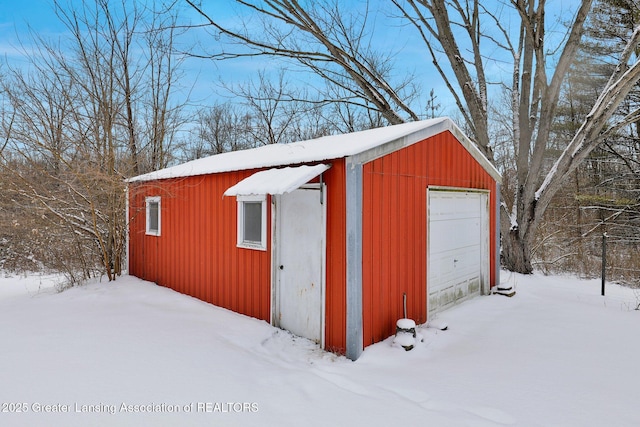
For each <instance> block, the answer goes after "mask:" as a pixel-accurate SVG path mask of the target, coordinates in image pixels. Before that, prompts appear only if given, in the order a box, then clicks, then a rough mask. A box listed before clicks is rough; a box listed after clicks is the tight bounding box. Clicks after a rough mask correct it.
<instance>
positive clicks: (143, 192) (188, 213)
mask: <svg viewBox="0 0 640 427" xmlns="http://www.w3.org/2000/svg"><path fill="white" fill-rule="evenodd" d="M251 173H252V171H241V172H231V173H223V174H216V175H205V176H196V177H188V178H181V179H170V180H162V181H152V182H143V183H132V184H131V185H130V186H129V218H130V237H129V245H130V251H129V253H130V262H129V268H130V274H132V275H135V276H137V277H140V278H143V279H145V280H149V281H152V282H156V283H157V284H159V285H162V286H166V287H169V288H172V289H174V290H176V291H178V292H182V293H185V294H187V295H191V296H194V297H196V298H199V299H202V300H204V301H207V302H210V303H212V304H215V305H218V306H221V307H225V308H228V309H230V310H234V311H237V312H239V313H243V314H246V315H248V316H252V317H256V318H259V319H263V320H266V321H269V316H270V295H271V293H270V292H271V291H270V289H271V264H270V262H271V245H270V241H271V235H270V233H271V229H270V228H268V231H267V241H268V242H269V243H268V249H267V250H266V251H259V250H252V249H243V248H238V247H236V224H237V223H236V211H237V206H236V199H235V197H224V198H223V196H222V195H223V193H224V191H225V190H226V189H227V188H229V187H230V186H232V185H233V184H235V183H236V182H238V181H240V180H241V179H243V178H245V177H246V176H248V175H249V174H251ZM147 196H160V197H161V209H162V213H161V215H162V216H161V221H162V222H161V224H162V225H161V227H162V228H161V235H160V236H147V235H146V234H145V197H147ZM267 216H268V220H267V223H268V224H269V223H270V210H269V209H267Z"/></svg>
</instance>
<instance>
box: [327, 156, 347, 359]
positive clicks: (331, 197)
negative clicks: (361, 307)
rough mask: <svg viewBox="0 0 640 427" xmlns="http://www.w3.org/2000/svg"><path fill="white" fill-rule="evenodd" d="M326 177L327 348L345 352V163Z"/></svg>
mask: <svg viewBox="0 0 640 427" xmlns="http://www.w3.org/2000/svg"><path fill="white" fill-rule="evenodd" d="M331 163H332V166H331V169H329V170H328V171H327V172H325V173H324V174H323V180H324V182H325V183H326V185H327V258H326V260H327V271H326V306H325V348H326V349H327V350H330V351H334V352H336V353H344V351H345V348H346V330H347V325H346V309H347V302H346V295H347V290H346V284H347V282H346V277H347V272H346V243H345V242H346V236H347V231H346V230H347V224H346V216H345V211H346V195H345V180H346V175H345V161H344V159H338V160H333V161H332V162H331Z"/></svg>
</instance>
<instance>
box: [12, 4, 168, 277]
mask: <svg viewBox="0 0 640 427" xmlns="http://www.w3.org/2000/svg"><path fill="white" fill-rule="evenodd" d="M65 7H66V5H63V4H62V3H59V2H54V11H55V13H56V15H57V17H58V18H59V19H60V21H61V22H62V23H63V24H64V25H65V26H66V28H67V34H68V38H66V39H62V40H61V42H59V43H55V44H54V43H52V42H50V41H48V40H45V39H43V38H41V37H38V36H37V35H34V46H35V49H34V50H32V51H29V52H28V53H29V58H30V62H29V64H28V67H26V69H18V68H11V67H10V68H9V73H8V76H7V78H6V79H3V81H2V93H3V95H4V99H5V100H6V108H7V116H4V115H3V125H4V126H3V130H4V131H5V132H4V137H5V139H4V141H5V142H4V146H5V148H4V150H3V152H2V153H0V159H1V160H2V161H1V162H0V163H1V169H2V173H3V183H4V185H6V190H7V193H6V194H3V195H2V197H3V198H4V200H7V199H9V200H11V201H12V203H13V205H14V210H15V211H16V212H20V213H21V214H22V215H21V218H20V219H19V222H18V223H20V224H22V223H25V224H29V225H31V226H32V227H33V230H35V231H36V232H35V233H33V235H34V236H41V235H45V236H47V238H46V239H40V241H42V242H44V243H43V244H46V245H47V248H48V249H47V252H46V254H45V256H44V258H48V259H49V260H51V259H57V258H59V262H57V263H56V265H57V267H56V268H58V269H61V268H62V269H66V270H67V272H71V273H73V274H70V275H71V276H73V279H72V281H74V282H75V281H79V280H82V279H84V278H86V277H88V276H90V275H93V274H95V273H96V272H97V271H100V272H101V273H102V274H105V275H106V276H107V277H108V279H109V280H114V279H115V278H116V276H117V275H119V274H120V273H121V271H122V268H123V256H124V245H125V236H126V218H125V215H124V213H125V204H126V200H125V183H124V178H125V177H128V176H131V175H133V174H136V173H140V172H142V171H144V170H145V169H146V168H149V167H159V166H163V165H165V164H166V161H167V159H168V156H167V155H166V153H164V152H163V151H164V149H165V148H166V147H167V146H168V144H167V141H168V140H170V138H171V135H172V132H174V131H173V128H174V127H175V126H176V123H177V121H176V118H178V117H179V115H178V107H177V106H173V107H172V106H171V96H170V94H171V93H172V84H174V83H175V79H176V75H174V74H173V72H174V69H173V68H172V67H173V66H174V63H173V62H172V61H171V60H170V59H168V58H167V57H168V56H171V55H172V54H173V53H172V51H171V49H170V46H171V43H172V42H171V40H170V39H171V37H172V33H171V32H166V33H162V34H160V33H158V31H160V29H159V28H158V27H159V26H160V25H157V23H156V22H155V21H149V20H148V16H147V15H146V13H149V11H147V10H142V9H138V8H137V7H136V6H135V4H131V3H130V2H124V1H123V2H122V3H121V4H119V5H118V4H116V5H114V4H113V3H112V2H107V1H106V0H95V1H94V2H89V1H85V2H82V3H81V4H79V5H77V6H76V8H74V9H67V8H65ZM154 17H155V15H154ZM145 47H146V49H145ZM134 51H135V53H134ZM140 52H143V53H146V55H145V54H140ZM150 74H151V75H152V76H151V77H150V76H149V75H150ZM147 107H148V108H147ZM146 111H151V116H152V117H153V120H150V121H149V122H150V123H149V126H148V127H147V125H146V124H145V119H146ZM5 117H11V120H9V121H8V120H6V119H5ZM149 140H150V141H151V142H149V143H147V142H146V141H149ZM149 152H151V154H147V153H149ZM149 158H150V159H155V160H152V161H151V162H148V161H147V159H149ZM45 230H46V232H45ZM51 236H56V238H55V239H53V238H51ZM41 260H42V261H47V259H41ZM47 262H48V261H47ZM76 273H77V274H76Z"/></svg>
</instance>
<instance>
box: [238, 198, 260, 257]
mask: <svg viewBox="0 0 640 427" xmlns="http://www.w3.org/2000/svg"><path fill="white" fill-rule="evenodd" d="M236 199H237V201H238V247H241V248H248V249H261V250H266V249H267V226H266V223H267V207H266V204H267V203H266V196H237V198H236Z"/></svg>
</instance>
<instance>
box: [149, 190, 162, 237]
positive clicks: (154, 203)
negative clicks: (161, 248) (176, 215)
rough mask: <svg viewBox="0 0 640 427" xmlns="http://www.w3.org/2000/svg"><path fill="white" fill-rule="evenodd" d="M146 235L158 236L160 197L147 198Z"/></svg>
mask: <svg viewBox="0 0 640 427" xmlns="http://www.w3.org/2000/svg"><path fill="white" fill-rule="evenodd" d="M145 201H146V205H147V234H149V235H151V236H159V235H160V223H161V222H160V212H161V210H160V197H157V196H156V197H147V198H146V199H145Z"/></svg>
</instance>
